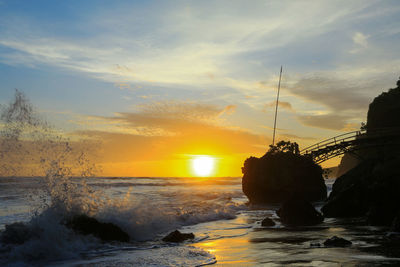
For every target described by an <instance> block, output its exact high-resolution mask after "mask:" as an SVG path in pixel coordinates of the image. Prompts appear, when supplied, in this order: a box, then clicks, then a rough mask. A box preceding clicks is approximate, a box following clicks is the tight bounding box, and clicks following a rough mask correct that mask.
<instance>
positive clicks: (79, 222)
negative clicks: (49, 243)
mask: <svg viewBox="0 0 400 267" xmlns="http://www.w3.org/2000/svg"><path fill="white" fill-rule="evenodd" d="M66 226H67V227H69V228H71V229H72V230H74V231H75V232H77V233H78V234H82V235H93V236H95V237H97V238H99V239H101V240H102V241H105V242H110V241H120V242H128V241H129V235H128V234H127V233H125V232H124V231H122V230H121V228H119V227H118V226H116V225H115V224H112V223H102V222H99V221H98V220H96V219H95V218H92V217H89V216H87V215H83V214H82V215H76V216H74V217H72V218H71V219H69V220H68V221H67V222H66Z"/></svg>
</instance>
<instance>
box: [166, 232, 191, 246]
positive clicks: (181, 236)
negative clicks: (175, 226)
mask: <svg viewBox="0 0 400 267" xmlns="http://www.w3.org/2000/svg"><path fill="white" fill-rule="evenodd" d="M188 239H194V234H193V233H181V232H179V231H178V230H175V231H173V232H171V233H169V234H168V235H167V236H166V237H164V238H163V239H162V240H163V241H165V242H174V243H179V242H183V241H185V240H188Z"/></svg>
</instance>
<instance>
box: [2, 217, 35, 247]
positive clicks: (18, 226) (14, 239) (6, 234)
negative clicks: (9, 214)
mask: <svg viewBox="0 0 400 267" xmlns="http://www.w3.org/2000/svg"><path fill="white" fill-rule="evenodd" d="M32 235H33V233H32V231H31V229H29V227H28V226H27V225H26V224H24V223H22V222H16V223H12V224H7V225H6V229H5V230H4V231H3V232H1V235H0V241H1V242H2V243H3V244H23V243H25V242H26V241H28V240H29V239H30V238H31V237H32Z"/></svg>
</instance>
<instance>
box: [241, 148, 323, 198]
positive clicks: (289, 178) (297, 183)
mask: <svg viewBox="0 0 400 267" xmlns="http://www.w3.org/2000/svg"><path fill="white" fill-rule="evenodd" d="M242 172H243V179H242V189H243V193H244V194H245V195H246V196H247V197H248V199H249V200H250V203H252V204H268V203H282V202H285V201H287V200H288V199H290V198H291V197H292V196H293V195H302V196H303V197H304V198H305V199H306V200H308V201H319V200H325V199H326V194H327V190H326V186H325V182H324V179H323V177H322V169H321V167H320V166H319V165H318V164H316V163H314V161H313V160H312V159H311V157H308V156H303V155H300V154H299V152H298V146H297V144H296V143H290V142H284V141H281V142H279V143H278V144H277V146H271V148H270V150H269V151H268V152H267V153H266V154H265V155H264V156H262V157H261V158H256V157H250V158H248V159H246V161H245V162H244V166H243V168H242Z"/></svg>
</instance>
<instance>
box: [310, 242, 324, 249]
mask: <svg viewBox="0 0 400 267" xmlns="http://www.w3.org/2000/svg"><path fill="white" fill-rule="evenodd" d="M310 247H312V248H320V247H321V243H318V242H314V243H311V244H310Z"/></svg>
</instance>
